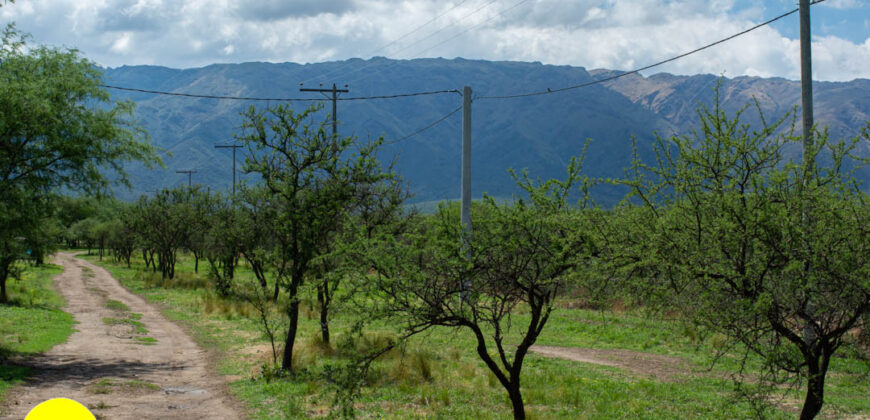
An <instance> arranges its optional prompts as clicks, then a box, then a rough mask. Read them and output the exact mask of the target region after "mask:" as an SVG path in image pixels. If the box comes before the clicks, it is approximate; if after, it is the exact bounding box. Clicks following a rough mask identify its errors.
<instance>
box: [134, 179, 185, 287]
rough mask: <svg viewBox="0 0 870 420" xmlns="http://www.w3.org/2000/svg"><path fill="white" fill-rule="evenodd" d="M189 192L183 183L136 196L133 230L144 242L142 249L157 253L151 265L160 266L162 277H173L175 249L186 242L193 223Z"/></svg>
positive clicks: (176, 251) (176, 253) (181, 246)
mask: <svg viewBox="0 0 870 420" xmlns="http://www.w3.org/2000/svg"><path fill="white" fill-rule="evenodd" d="M193 194H194V191H193V190H192V189H190V188H188V187H186V186H185V187H178V188H173V189H164V190H161V191H159V192H158V193H157V194H156V195H155V196H154V197H153V198H151V199H148V198H146V197H141V198H140V199H139V203H138V207H137V212H138V215H137V219H138V223H137V230H138V232H139V234H140V236H141V237H142V240H143V242H144V244H143V249H149V250H152V251H153V252H154V253H156V254H157V262H156V265H155V269H159V270H160V273H161V275H162V277H163V278H164V279H167V278H169V279H172V278H175V262H176V260H177V256H178V250H179V249H181V248H183V247H184V246H185V245H186V244H187V243H188V240H189V239H188V238H189V237H190V232H191V229H192V227H193V226H194V221H193V218H194V213H193V211H192V210H191V201H192V197H193ZM151 263H152V264H154V262H153V261H152V262H151Z"/></svg>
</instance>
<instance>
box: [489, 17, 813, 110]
mask: <svg viewBox="0 0 870 420" xmlns="http://www.w3.org/2000/svg"><path fill="white" fill-rule="evenodd" d="M824 1H826V0H814V1H812V2H810V4H811V5H814V4H818V3H822V2H824ZM798 10H799V9H794V10H792V11H790V12H786V13H783V14H781V15H779V16H776V17H774V18H772V19H769V20H766V21H764V22H762V23H759V24H758V25H755V26H753V27H751V28H749V29H746V30H744V31H741V32H738V33H736V34H734V35H731V36H729V37H726V38H722V39H720V40H718V41H716V42H713V43H710V44H707V45H704V46H703V47H700V48H696V49H694V50H692V51H689V52H685V53H683V54H680V55H676V56H673V57H671V58H668V59H666V60H662V61H659V62H657V63H653V64H650V65H647V66H644V67H640V68H637V69H634V70H631V71H628V72H625V73H620V74H617V75H613V76H609V77H605V78H603V79H597V80H593V81H590V82H586V83H581V84H579V85H573V86H566V87H561V88H557V89H550V88H547V90H542V91H534V92H526V93H518V94H513V95H491V96H478V97H477V99H514V98H525V97H529V96H541V95H549V94H552V93H557V92H564V91H567V90H573V89H579V88H583V87H587V86H592V85H597V84H601V83H604V82H609V81H611V80H615V79H619V78H620V77H624V76H628V75H630V74H636V73H640V72H642V71H644V70H649V69H651V68H653V67H658V66H660V65H662V64H666V63H670V62H671V61H676V60H679V59H681V58H683V57H686V56H689V55H692V54H695V53H697V52H700V51H703V50H706V49H708V48H711V47H714V46H716V45H719V44H721V43H723V42H727V41H730V40H732V39H734V38H737V37H739V36H741V35H745V34H747V33H749V32H752V31H754V30H756V29H758V28H761V27H763V26H767V25H770V24H771V23H773V22H776V21H778V20H780V19H782V18H784V17H786V16H789V15H792V14H794V13H796V12H797V11H798Z"/></svg>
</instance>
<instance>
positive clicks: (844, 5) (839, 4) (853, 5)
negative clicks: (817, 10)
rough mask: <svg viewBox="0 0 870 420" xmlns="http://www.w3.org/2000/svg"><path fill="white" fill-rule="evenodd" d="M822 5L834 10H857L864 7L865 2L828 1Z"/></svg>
mask: <svg viewBox="0 0 870 420" xmlns="http://www.w3.org/2000/svg"><path fill="white" fill-rule="evenodd" d="M821 5H822V6H825V7H832V8H834V9H857V8H861V7H864V2H863V0H827V1H825V2H824V3H821Z"/></svg>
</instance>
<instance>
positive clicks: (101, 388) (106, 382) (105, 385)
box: [87, 378, 115, 394]
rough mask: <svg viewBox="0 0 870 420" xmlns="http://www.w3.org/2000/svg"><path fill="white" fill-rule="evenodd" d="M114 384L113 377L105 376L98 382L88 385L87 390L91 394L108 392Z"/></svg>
mask: <svg viewBox="0 0 870 420" xmlns="http://www.w3.org/2000/svg"><path fill="white" fill-rule="evenodd" d="M114 385H115V383H114V382H113V381H112V380H111V379H109V378H103V379H100V380H99V381H97V382H96V383H93V384H90V385H88V387H87V390H88V392H90V393H91V394H108V393H110V392H112V387H113V386H114Z"/></svg>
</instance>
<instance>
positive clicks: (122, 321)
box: [103, 318, 148, 334]
mask: <svg viewBox="0 0 870 420" xmlns="http://www.w3.org/2000/svg"><path fill="white" fill-rule="evenodd" d="M103 323H104V324H106V325H130V326H133V328H134V331H136V333H137V334H148V329H146V328H145V324H143V323H141V322H139V321H136V320H134V319H130V318H103Z"/></svg>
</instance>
